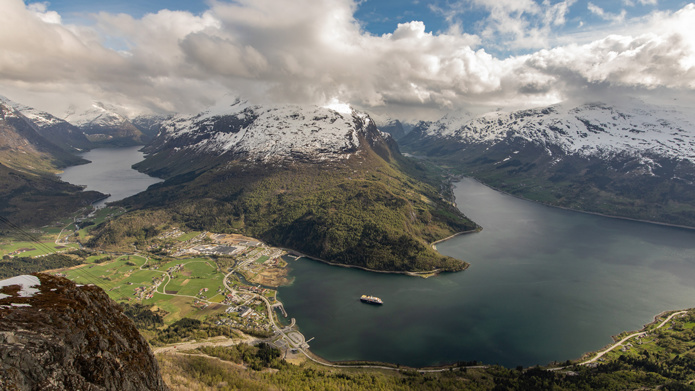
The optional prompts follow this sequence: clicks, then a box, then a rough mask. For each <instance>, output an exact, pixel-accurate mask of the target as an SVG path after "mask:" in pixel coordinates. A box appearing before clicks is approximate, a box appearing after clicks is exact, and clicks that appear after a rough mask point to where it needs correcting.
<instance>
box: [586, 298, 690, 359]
mask: <svg viewBox="0 0 695 391" xmlns="http://www.w3.org/2000/svg"><path fill="white" fill-rule="evenodd" d="M687 312H688V311H679V312H674V313H672V314H671V315H669V317H668V318H666V319H665V320H664V321H663V322H661V323H660V324H659V325H658V326H656V328H654V330H657V329H660V328H662V327H663V326H664V325H665V324H666V323H668V321H669V320H671V319H672V318H673V317H674V316H677V315H682V314H685V313H687ZM649 331H652V330H649ZM649 331H641V332H637V333H634V334H630V335H628V336H627V337H625V338H623V339H621V340H620V341H618V342H616V343H615V344H613V345H611V346H610V347H608V348H607V349H605V350H603V351H601V352H599V354H597V355H596V357H594V358H592V359H591V360H587V361H584V362H581V363H579V365H587V364H591V363H592V362H595V361H596V360H598V359H599V358H601V357H603V355H605V354H606V353H608V352H610V351H611V350H613V349H615V348H617V347H618V346H620V345H622V344H623V343H624V342H625V341H627V340H629V339H631V338H635V337H637V336H640V335H646V334H647V333H648V332H649Z"/></svg>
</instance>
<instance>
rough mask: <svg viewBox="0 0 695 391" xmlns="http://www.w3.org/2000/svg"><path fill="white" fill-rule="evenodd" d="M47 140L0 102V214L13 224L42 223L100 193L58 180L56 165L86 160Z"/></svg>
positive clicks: (29, 122)
mask: <svg viewBox="0 0 695 391" xmlns="http://www.w3.org/2000/svg"><path fill="white" fill-rule="evenodd" d="M85 162H86V160H84V159H82V158H79V157H77V156H74V155H72V154H70V153H68V152H66V151H65V150H63V149H62V148H60V147H58V146H56V145H54V144H52V143H50V142H49V141H48V140H46V139H45V138H44V137H42V136H41V135H40V134H39V133H38V132H37V126H36V125H35V124H34V123H33V122H32V121H31V120H29V119H28V118H27V117H25V116H24V115H23V114H22V113H20V112H19V111H17V110H16V109H15V108H13V107H11V106H8V105H6V104H5V103H0V215H1V216H3V217H5V218H8V219H10V220H11V221H12V222H14V223H15V224H17V225H43V224H46V223H49V222H51V221H53V220H54V219H55V218H57V217H62V216H64V215H65V214H66V213H71V212H74V211H76V210H77V209H79V208H81V207H84V206H86V205H89V204H90V203H91V202H94V201H96V200H98V199H99V198H102V197H104V195H103V194H101V193H98V192H94V191H90V192H83V191H82V188H81V187H79V186H74V185H71V184H69V183H66V182H62V181H60V180H59V179H58V177H57V176H56V175H55V172H57V170H58V168H62V167H66V166H68V165H75V164H81V163H85Z"/></svg>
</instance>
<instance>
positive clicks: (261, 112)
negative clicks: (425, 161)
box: [151, 100, 378, 162]
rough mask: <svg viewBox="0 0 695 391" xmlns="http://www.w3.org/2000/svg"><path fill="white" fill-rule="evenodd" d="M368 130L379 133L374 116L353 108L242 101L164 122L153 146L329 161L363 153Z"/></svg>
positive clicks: (263, 158) (269, 158)
mask: <svg viewBox="0 0 695 391" xmlns="http://www.w3.org/2000/svg"><path fill="white" fill-rule="evenodd" d="M342 109H344V107H341V110H342ZM368 132H372V133H376V132H378V131H377V130H376V126H374V124H373V123H372V121H371V119H370V118H369V116H368V115H366V114H364V113H359V112H357V111H354V110H352V109H351V111H350V114H344V113H341V112H339V111H336V110H335V109H334V108H326V107H318V106H298V105H278V106H258V105H251V104H249V103H248V102H246V101H241V100H237V101H235V102H233V103H231V104H229V103H225V104H221V105H216V106H214V107H211V108H210V109H208V110H205V111H203V112H201V113H199V114H196V115H193V116H176V117H174V118H172V119H171V120H169V121H166V122H164V123H163V124H162V126H161V132H160V134H159V136H158V137H157V139H156V140H155V141H154V143H153V146H152V148H151V149H154V150H158V149H162V148H166V146H169V147H172V148H176V149H177V150H181V149H182V150H187V151H195V152H196V153H208V154H213V155H223V154H230V155H233V156H235V157H236V158H239V159H242V160H249V161H262V162H277V161H284V160H296V159H302V160H310V161H326V160H336V159H345V158H348V157H350V155H351V154H355V153H359V149H360V139H361V138H364V139H365V140H368V141H369V140H370V138H369V137H367V133H368ZM372 138H373V137H372Z"/></svg>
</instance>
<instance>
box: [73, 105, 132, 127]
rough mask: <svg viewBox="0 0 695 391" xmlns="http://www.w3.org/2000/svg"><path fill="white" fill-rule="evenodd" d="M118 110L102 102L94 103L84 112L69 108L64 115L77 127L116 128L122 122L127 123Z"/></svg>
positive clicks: (126, 119)
mask: <svg viewBox="0 0 695 391" xmlns="http://www.w3.org/2000/svg"><path fill="white" fill-rule="evenodd" d="M119 111H120V110H119V108H118V107H116V106H113V105H109V104H106V103H102V102H94V103H92V105H91V106H90V107H88V108H86V109H84V110H78V109H77V108H75V107H71V108H70V109H69V110H68V111H67V112H66V113H65V117H63V119H65V120H66V121H68V122H70V123H71V124H73V125H75V126H79V127H84V126H88V125H89V126H101V127H107V126H118V125H120V124H121V123H122V122H124V121H128V118H127V117H126V116H125V115H122V114H120V113H119Z"/></svg>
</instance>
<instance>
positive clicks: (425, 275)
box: [282, 232, 471, 278]
mask: <svg viewBox="0 0 695 391" xmlns="http://www.w3.org/2000/svg"><path fill="white" fill-rule="evenodd" d="M463 233H468V232H459V233H458V234H454V235H452V236H450V237H449V238H446V239H450V238H451V237H454V236H458V235H459V234H463ZM446 239H442V241H443V240H446ZM282 249H283V250H285V251H288V253H289V252H292V253H293V254H291V255H292V256H296V257H297V259H299V258H307V259H311V260H313V261H318V262H321V263H325V264H326V265H331V266H339V267H344V268H348V269H360V270H364V271H367V272H374V273H382V274H402V275H406V276H411V277H420V278H428V277H432V276H437V275H439V274H440V273H456V272H459V271H461V272H462V271H464V270H466V269H468V268H469V267H470V266H471V265H470V263H468V262H466V261H463V260H460V261H461V262H463V264H464V266H463V269H461V270H457V271H456V272H449V271H444V270H440V269H434V270H429V271H422V272H409V271H401V270H376V269H370V268H368V267H364V266H359V265H346V264H343V263H336V262H331V261H327V260H325V259H321V258H317V257H313V256H311V255H306V254H304V253H301V252H299V251H296V250H292V249H287V248H282ZM294 254H297V255H294Z"/></svg>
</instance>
